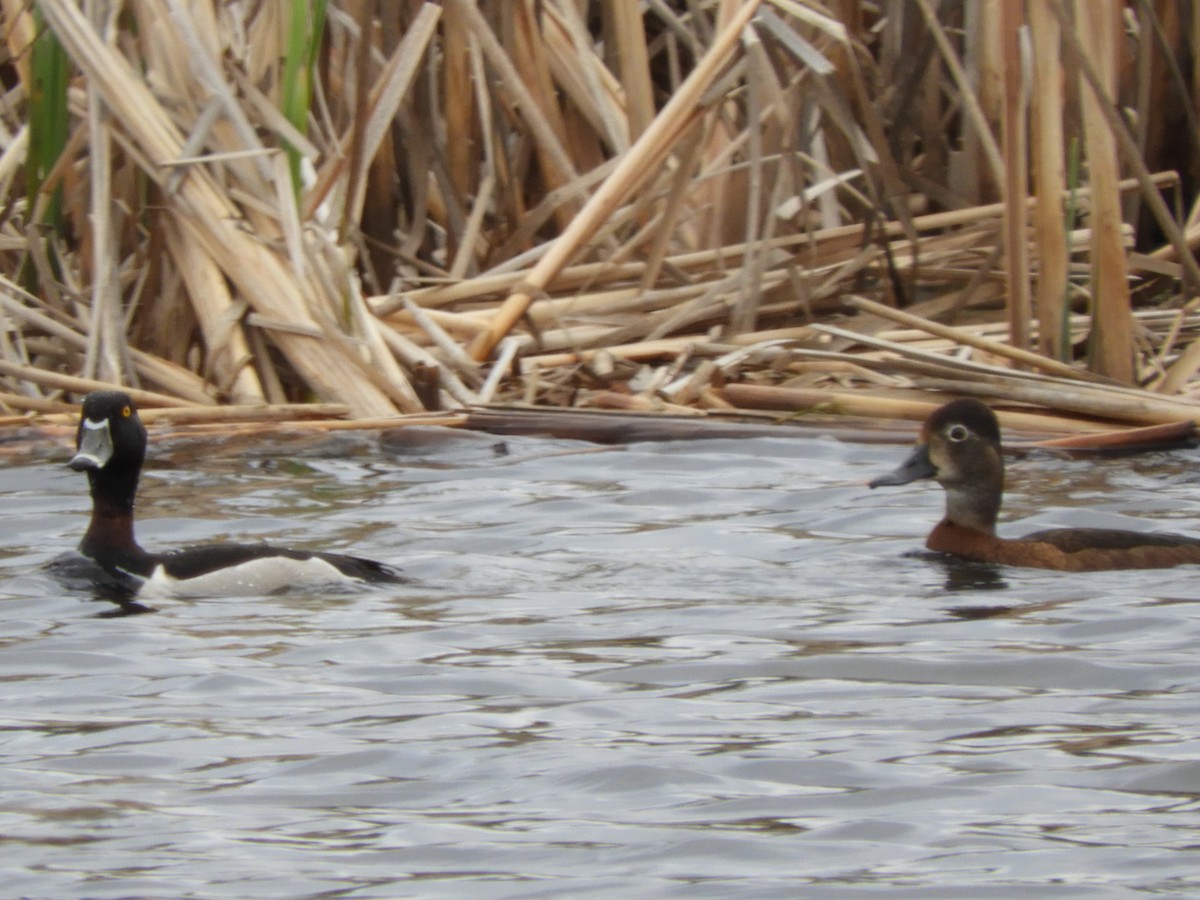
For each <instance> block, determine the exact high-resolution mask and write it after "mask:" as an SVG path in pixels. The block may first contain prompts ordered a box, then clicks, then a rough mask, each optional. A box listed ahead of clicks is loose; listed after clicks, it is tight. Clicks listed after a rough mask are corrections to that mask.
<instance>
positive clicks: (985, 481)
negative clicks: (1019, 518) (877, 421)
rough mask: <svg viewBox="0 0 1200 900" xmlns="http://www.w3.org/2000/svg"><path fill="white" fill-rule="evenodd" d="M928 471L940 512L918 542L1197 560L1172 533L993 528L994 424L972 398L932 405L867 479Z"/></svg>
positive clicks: (1014, 553) (912, 477) (1125, 561)
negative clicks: (911, 443) (881, 471)
mask: <svg viewBox="0 0 1200 900" xmlns="http://www.w3.org/2000/svg"><path fill="white" fill-rule="evenodd" d="M922 478H933V479H936V480H937V481H938V483H940V484H941V485H942V487H943V488H945V490H946V515H945V516H944V517H943V519H942V521H941V522H939V523H938V525H937V527H935V528H934V529H933V531H932V532H930V534H929V537H928V539H927V540H926V541H925V546H926V547H928V548H929V549H930V550H934V551H937V552H940V553H950V554H953V555H955V556H961V557H965V558H967V559H974V560H979V561H981V562H990V563H1000V564H1002V565H1009V566H1026V567H1030V568H1037V569H1058V570H1061V571H1064V572H1095V571H1101V570H1105V569H1165V568H1171V567H1174V566H1180V565H1186V564H1189V563H1197V564H1200V540H1198V539H1196V538H1191V537H1186V536H1184V535H1178V534H1162V533H1157V532H1148V533H1143V532H1137V531H1121V530H1117V529H1110V528H1055V529H1051V530H1048V531H1038V532H1035V533H1033V534H1030V535H1026V536H1025V537H1023V538H1018V539H1015V540H1013V539H1008V538H1002V537H1000V536H998V535H997V534H996V518H997V516H998V514H999V512H1000V502H1001V499H1002V496H1003V490H1004V459H1003V456H1002V455H1001V452H1000V425H999V422H998V421H997V420H996V416H995V413H993V412H992V411H991V410H990V409H988V407H987V406H985V405H984V404H983V403H980V402H979V401H978V400H955V401H952V402H951V403H947V404H946V405H945V406H943V407H941V408H939V409H937V410H935V411H934V413H933V414H932V415H931V416H930V417H929V419H927V420H926V422H925V424H924V426H923V427H922V429H921V438H920V440H919V442H918V444H917V446H916V448H914V450H913V452H912V454H911V455H910V456H909V458H908V459H907V460H906V461H905V462H904V463H903V464H902V465H901V466H900V468H898V469H897V470H896V471H895V472H893V473H891V474H889V475H884V476H881V477H879V478H876V479H875V480H874V481H872V482H871V487H880V486H882V485H892V484H908V483H909V482H911V481H916V480H918V479H922Z"/></svg>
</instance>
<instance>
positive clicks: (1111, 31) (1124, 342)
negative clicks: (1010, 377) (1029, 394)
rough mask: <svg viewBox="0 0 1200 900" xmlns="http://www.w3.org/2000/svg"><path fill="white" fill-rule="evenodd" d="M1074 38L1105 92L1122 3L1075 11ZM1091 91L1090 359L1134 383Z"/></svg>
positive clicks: (1116, 208)
mask: <svg viewBox="0 0 1200 900" xmlns="http://www.w3.org/2000/svg"><path fill="white" fill-rule="evenodd" d="M1076 15H1077V17H1078V20H1077V32H1076V37H1077V40H1078V43H1079V46H1080V48H1081V50H1082V52H1083V54H1084V55H1085V56H1086V57H1087V58H1088V59H1089V61H1090V63H1091V65H1092V67H1093V69H1094V70H1095V71H1096V74H1097V76H1098V78H1099V79H1100V84H1101V86H1102V87H1103V89H1104V91H1105V93H1106V94H1107V95H1108V96H1113V89H1114V87H1115V86H1116V65H1117V60H1116V53H1117V38H1118V35H1119V34H1120V27H1121V24H1120V4H1119V3H1117V2H1114V0H1094V2H1091V3H1084V4H1081V5H1080V6H1079V7H1078V8H1077V10H1076ZM1102 102H1104V101H1103V100H1102V99H1101V98H1100V97H1098V96H1097V95H1096V93H1095V92H1093V91H1089V90H1084V91H1083V98H1082V107H1083V132H1084V141H1085V144H1086V146H1087V158H1088V174H1089V178H1088V180H1089V182H1090V184H1091V186H1092V191H1093V196H1092V203H1091V216H1092V273H1093V275H1092V298H1093V304H1094V307H1095V309H1094V310H1093V326H1094V327H1093V334H1092V341H1091V347H1090V364H1091V367H1092V369H1093V370H1094V371H1096V372H1099V373H1100V374H1102V375H1106V376H1108V377H1109V378H1112V379H1114V380H1116V381H1120V382H1122V383H1124V384H1131V383H1132V382H1133V376H1134V371H1133V354H1134V347H1133V340H1132V335H1133V329H1132V316H1131V307H1130V300H1129V282H1128V277H1129V273H1128V268H1127V266H1126V264H1125V248H1124V243H1123V241H1122V238H1121V208H1120V202H1119V197H1118V194H1117V191H1116V189H1115V185H1116V183H1117V181H1119V180H1120V179H1119V174H1118V168H1119V167H1118V163H1117V151H1116V141H1115V139H1114V137H1113V134H1112V132H1111V131H1110V130H1109V127H1108V123H1107V120H1106V119H1105V117H1104V114H1103V113H1102V112H1101V111H1100V109H1099V106H1100V104H1101V103H1102Z"/></svg>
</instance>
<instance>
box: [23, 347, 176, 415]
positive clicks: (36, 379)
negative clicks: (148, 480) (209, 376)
mask: <svg viewBox="0 0 1200 900" xmlns="http://www.w3.org/2000/svg"><path fill="white" fill-rule="evenodd" d="M0 375H7V376H11V377H14V378H20V379H22V380H24V381H28V382H31V383H33V384H40V385H43V386H45V387H51V388H55V389H56V390H62V391H72V392H74V393H76V394H86V393H88V392H89V391H112V390H124V391H126V392H127V393H128V394H129V395H130V396H131V397H133V399H134V400H135V401H137V402H138V403H139V404H149V405H151V406H178V405H179V404H181V403H186V401H183V400H181V399H180V398H179V397H173V396H169V395H167V394H157V393H155V392H153V391H144V390H140V389H138V388H129V387H126V388H122V387H121V385H119V384H114V383H113V382H110V381H98V380H96V379H95V378H80V377H79V376H77V375H64V374H62V373H61V372H49V371H46V370H45V369H39V368H36V367H34V366H23V365H20V364H18V363H12V362H9V361H7V360H3V359H0ZM195 405H196V406H197V407H199V406H200V404H195Z"/></svg>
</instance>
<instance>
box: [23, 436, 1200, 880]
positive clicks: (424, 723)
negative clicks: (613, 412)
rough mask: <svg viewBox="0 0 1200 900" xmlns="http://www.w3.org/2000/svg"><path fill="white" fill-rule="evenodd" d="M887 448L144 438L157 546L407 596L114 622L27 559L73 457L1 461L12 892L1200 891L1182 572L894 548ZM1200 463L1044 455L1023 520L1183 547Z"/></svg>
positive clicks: (907, 518) (1018, 471) (1190, 624)
mask: <svg viewBox="0 0 1200 900" xmlns="http://www.w3.org/2000/svg"><path fill="white" fill-rule="evenodd" d="M418 438H420V439H418ZM904 452H905V450H904V448H901V447H895V446H892V447H888V446H855V445H845V444H839V443H837V442H835V441H832V440H827V439H820V438H812V437H796V438H790V439H789V438H779V439H743V440H706V441H697V442H690V443H689V442H677V443H663V444H638V445H633V446H630V447H627V448H623V449H622V448H601V447H594V446H590V445H586V444H581V443H573V442H567V441H550V440H539V439H531V438H508V439H504V440H503V441H501V440H500V439H497V438H495V437H490V436H483V435H473V434H451V435H449V436H448V437H447V436H444V435H439V434H438V433H433V432H419V433H418V432H410V433H408V434H407V436H406V437H404V438H403V439H401V440H398V439H396V437H395V436H384V437H383V438H380V437H378V436H374V435H371V436H355V437H338V438H334V439H321V440H314V439H296V440H293V441H287V442H284V441H281V440H275V441H274V442H272V443H263V444H255V445H253V446H252V447H250V448H247V447H245V446H231V445H221V444H206V443H199V442H196V441H179V440H176V441H171V442H169V443H167V444H165V445H164V444H163V443H162V442H159V443H158V444H157V445H156V446H155V447H153V448H152V450H151V456H152V468H151V469H150V471H148V472H147V475H146V477H145V478H144V480H143V488H142V499H141V507H140V514H141V516H142V519H141V528H140V536H141V538H142V540H143V543H145V544H147V545H149V546H152V547H155V548H165V547H170V546H177V545H179V544H183V543H188V542H194V541H199V540H207V539H214V538H221V537H233V538H241V539H266V538H269V539H271V540H272V541H275V542H286V543H291V544H294V545H299V546H317V545H320V546H324V547H328V548H331V549H348V548H353V549H354V551H355V552H359V553H361V554H363V555H368V556H374V557H377V558H380V559H383V560H386V561H389V562H394V563H397V564H399V565H401V566H402V567H403V568H404V569H405V570H406V571H407V573H408V574H409V575H410V576H411V577H412V579H413V580H412V582H411V583H410V584H408V585H404V586H401V587H399V588H395V587H391V588H387V589H384V590H374V591H369V592H362V593H351V594H347V595H340V596H313V595H305V594H301V593H293V594H290V595H285V596H273V597H254V598H247V599H245V600H203V601H202V600H188V601H176V602H163V603H161V604H160V605H159V607H158V611H157V612H156V613H154V614H149V615H137V616H127V617H121V618H115V617H107V616H105V615H103V613H105V612H107V611H109V610H110V609H111V607H109V606H108V605H107V604H105V603H103V602H99V601H95V600H92V599H90V598H88V597H86V596H79V595H74V594H67V593H64V591H63V590H62V589H61V588H60V587H59V586H58V585H57V584H56V583H55V582H53V581H51V580H50V579H48V577H47V576H46V575H45V574H44V573H43V572H42V571H41V566H42V565H43V564H44V563H45V562H47V561H48V560H49V559H51V558H52V557H53V556H55V555H57V554H58V553H59V552H61V551H62V550H64V549H67V548H69V547H71V546H73V545H74V543H75V542H76V541H77V540H78V536H79V534H80V533H81V531H82V528H83V524H84V520H85V517H86V510H87V501H86V490H85V480H84V479H83V477H82V476H78V475H75V474H73V473H70V472H68V471H66V470H65V469H64V468H63V465H62V464H63V462H64V461H65V459H66V458H67V454H66V451H65V449H62V448H52V449H48V450H47V451H46V452H45V453H42V454H39V455H38V456H37V457H36V458H27V457H20V456H17V457H11V458H8V459H7V460H6V461H5V462H4V464H3V466H2V467H0V496H2V497H3V503H2V504H0V522H2V523H3V531H2V538H0V615H2V616H3V625H2V631H0V691H2V695H0V696H2V697H3V704H2V706H0V754H2V763H3V765H2V768H0V772H2V773H3V774H2V777H3V779H4V786H3V791H2V792H0V841H2V843H0V874H2V875H3V879H4V882H5V888H4V890H3V894H4V896H13V897H17V896H21V897H38V898H42V897H46V898H69V897H80V898H82V897H87V898H132V897H137V898H244V897H255V898H275V897H279V898H283V897H288V898H291V897H309V896H313V897H331V898H332V897H347V898H383V897H398V896H420V897H461V896H479V897H483V896H486V897H566V896H570V897H580V896H595V897H611V896H637V897H675V896H687V897H722V898H725V897H764V896H804V897H831V898H842V897H851V898H852V897H875V896H880V895H882V894H885V893H886V895H887V896H889V897H920V898H938V897H942V898H959V897H967V896H969V897H977V898H988V897H1041V896H1047V897H1049V896H1053V897H1056V898H1057V897H1087V898H1097V897H1134V896H1142V895H1144V894H1155V893H1159V894H1171V893H1175V894H1180V895H1194V894H1195V893H1196V892H1198V891H1200V874H1198V868H1197V853H1196V847H1197V845H1198V844H1200V831H1198V830H1197V828H1198V826H1200V815H1198V808H1197V798H1198V796H1200V753H1198V751H1200V742H1198V740H1197V738H1198V732H1200V693H1198V691H1197V687H1198V685H1200V661H1198V656H1197V651H1198V648H1200V606H1198V605H1197V600H1198V599H1200V584H1198V583H1197V580H1196V575H1197V570H1196V568H1192V567H1185V568H1181V569H1177V570H1173V571H1167V572H1150V573H1147V572H1120V573H1104V574H1090V575H1064V574H1058V573H1050V572H1037V571H1032V570H1031V571H1024V570H996V569H991V568H989V567H973V566H947V565H945V564H943V563H941V562H937V561H934V560H931V559H928V558H922V557H919V556H909V555H905V554H906V552H908V551H910V550H914V549H916V548H918V547H919V546H920V543H921V540H922V538H923V535H924V533H925V532H926V531H927V530H928V528H929V527H930V526H931V525H932V523H933V521H934V520H935V519H936V517H937V515H938V513H939V511H940V505H941V495H940V492H939V491H938V490H937V489H936V488H934V487H932V486H929V485H914V486H912V487H909V488H894V489H889V490H879V491H868V490H867V489H866V488H865V486H864V485H865V482H866V480H867V479H869V478H870V477H871V476H873V475H876V474H879V473H880V472H882V471H885V470H888V469H890V468H892V467H893V466H894V465H895V463H897V462H898V461H899V459H900V458H901V457H902V456H903V455H904ZM1196 459H1197V454H1196V453H1195V452H1191V451H1187V452H1180V453H1175V454H1159V455H1154V456H1148V457H1141V458H1137V459H1122V460H1099V461H1097V460H1089V461H1069V460H1063V459H1055V458H1050V457H1041V458H1030V459H1027V460H1024V461H1023V462H1020V463H1018V464H1016V465H1014V466H1013V467H1012V470H1011V472H1010V486H1011V496H1010V500H1009V503H1008V516H1009V518H1010V519H1012V520H1015V521H1012V522H1010V524H1009V526H1008V531H1007V533H1009V534H1014V533H1018V532H1020V531H1021V530H1022V529H1023V528H1024V529H1032V528H1033V527H1034V526H1035V525H1036V526H1037V527H1044V526H1047V525H1050V524H1116V525H1123V526H1126V527H1148V525H1150V524H1154V525H1156V526H1158V527H1163V528H1169V529H1174V530H1186V531H1191V532H1193V533H1200V490H1198V485H1197V475H1196V473H1195V469H1194V463H1195V461H1196ZM1035 504H1036V505H1035ZM1084 507H1087V508H1088V510H1089V511H1088V512H1086V513H1085V512H1083V511H1082V510H1083V508H1084ZM1039 508H1040V511H1039ZM1035 512H1036V514H1034V513H1035Z"/></svg>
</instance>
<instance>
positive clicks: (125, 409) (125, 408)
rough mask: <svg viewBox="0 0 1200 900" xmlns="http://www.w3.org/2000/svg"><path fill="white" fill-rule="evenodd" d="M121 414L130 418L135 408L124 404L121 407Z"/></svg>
mask: <svg viewBox="0 0 1200 900" xmlns="http://www.w3.org/2000/svg"><path fill="white" fill-rule="evenodd" d="M121 415H122V416H124V417H125V418H126V419H128V418H129V417H130V416H132V415H133V410H132V409H130V408H129V407H128V406H123V407H121Z"/></svg>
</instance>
